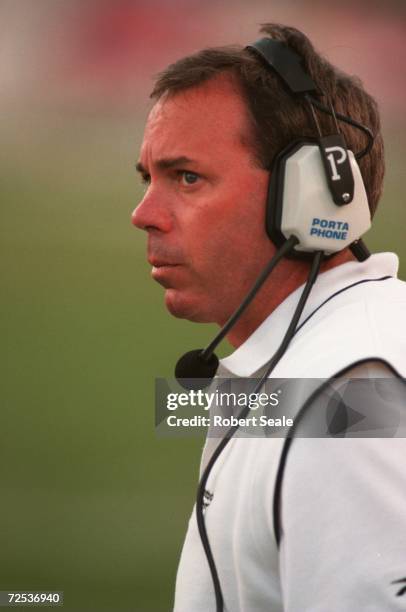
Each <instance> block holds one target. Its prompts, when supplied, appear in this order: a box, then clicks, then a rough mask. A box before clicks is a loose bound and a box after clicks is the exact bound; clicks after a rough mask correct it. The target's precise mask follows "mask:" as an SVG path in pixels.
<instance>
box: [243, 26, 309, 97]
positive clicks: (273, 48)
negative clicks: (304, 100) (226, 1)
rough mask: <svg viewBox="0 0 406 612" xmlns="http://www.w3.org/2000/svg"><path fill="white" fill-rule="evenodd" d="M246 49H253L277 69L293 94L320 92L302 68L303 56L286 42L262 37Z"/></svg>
mask: <svg viewBox="0 0 406 612" xmlns="http://www.w3.org/2000/svg"><path fill="white" fill-rule="evenodd" d="M246 49H250V50H251V51H253V52H254V53H255V55H256V56H257V57H259V58H260V59H261V61H262V63H264V64H265V65H266V66H267V67H268V68H272V69H273V70H275V72H276V73H277V74H278V75H279V77H280V78H281V79H282V81H283V82H284V83H285V85H287V87H288V88H289V89H290V91H291V93H292V94H305V93H313V94H318V93H320V91H319V90H318V88H317V87H316V85H315V84H314V82H313V80H312V78H311V77H310V76H309V74H308V73H307V72H306V71H305V70H304V69H303V68H302V65H301V64H302V58H301V57H300V56H299V55H298V54H297V53H295V52H294V51H292V49H290V48H289V47H288V46H286V45H285V43H283V42H281V41H279V40H274V39H273V38H261V39H260V40H257V41H256V42H254V43H253V44H252V45H247V47H246Z"/></svg>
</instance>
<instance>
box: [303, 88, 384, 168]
mask: <svg viewBox="0 0 406 612" xmlns="http://www.w3.org/2000/svg"><path fill="white" fill-rule="evenodd" d="M308 98H309V99H310V100H311V103H312V104H313V105H314V106H316V108H318V109H319V110H321V111H322V112H323V113H326V114H327V115H330V116H333V114H332V112H331V110H330V109H329V108H328V107H327V106H325V105H324V104H322V103H321V102H320V100H317V99H316V98H313V96H308ZM335 116H336V118H337V119H339V120H340V121H344V123H348V125H352V126H353V127H355V128H357V129H358V130H361V132H364V134H365V135H366V137H367V138H368V144H367V146H366V147H365V148H364V149H362V150H361V151H360V152H359V153H354V156H355V158H356V159H361V158H362V157H364V155H367V153H369V152H370V150H371V149H372V146H373V144H374V139H375V136H374V135H373V133H372V131H371V130H370V129H369V128H368V127H367V126H366V125H363V124H362V123H359V122H358V121H355V119H351V117H347V116H346V115H342V114H341V113H337V112H335Z"/></svg>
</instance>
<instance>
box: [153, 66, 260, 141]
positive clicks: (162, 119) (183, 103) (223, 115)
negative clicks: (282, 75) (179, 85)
mask: <svg viewBox="0 0 406 612" xmlns="http://www.w3.org/2000/svg"><path fill="white" fill-rule="evenodd" d="M250 130H251V124H250V120H249V114H248V110H247V107H246V103H245V101H244V100H243V98H242V95H241V93H240V91H239V89H238V86H237V85H236V84H235V82H234V81H233V80H232V79H231V78H230V77H229V76H226V75H221V76H218V77H215V78H213V79H210V80H209V81H207V82H205V83H203V84H201V85H198V86H196V87H193V88H189V89H186V90H184V91H180V92H176V93H175V94H169V95H164V96H162V98H160V99H159V100H158V101H157V102H156V104H155V105H154V107H153V108H152V110H151V112H150V114H149V116H148V120H147V124H146V129H145V135H144V144H146V142H145V141H154V140H156V139H157V138H159V139H160V140H161V141H165V140H168V141H170V140H171V139H172V138H175V139H179V138H186V139H187V140H188V141H189V143H190V144H193V143H199V142H202V143H204V142H205V141H210V140H211V141H212V139H213V138H216V140H217V141H218V140H220V141H222V142H223V143H224V144H225V143H226V142H227V141H229V142H234V143H240V144H242V143H243V142H246V141H247V138H248V137H249V134H250Z"/></svg>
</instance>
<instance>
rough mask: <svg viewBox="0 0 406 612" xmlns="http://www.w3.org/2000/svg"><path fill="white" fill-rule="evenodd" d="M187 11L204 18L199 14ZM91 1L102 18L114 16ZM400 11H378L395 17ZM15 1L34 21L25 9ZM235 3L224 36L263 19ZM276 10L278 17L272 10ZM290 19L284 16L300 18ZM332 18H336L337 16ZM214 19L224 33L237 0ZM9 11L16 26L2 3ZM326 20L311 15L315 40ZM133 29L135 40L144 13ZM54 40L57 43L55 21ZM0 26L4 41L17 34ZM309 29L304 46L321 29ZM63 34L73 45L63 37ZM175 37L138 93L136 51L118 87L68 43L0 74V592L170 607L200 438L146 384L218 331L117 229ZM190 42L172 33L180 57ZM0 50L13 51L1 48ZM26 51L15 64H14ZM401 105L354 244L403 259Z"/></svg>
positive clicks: (81, 606)
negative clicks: (195, 319) (154, 82)
mask: <svg viewBox="0 0 406 612" xmlns="http://www.w3.org/2000/svg"><path fill="white" fill-rule="evenodd" d="M122 4H123V7H124V8H126V9H127V10H129V7H131V6H133V5H132V4H131V3H128V2H123V3H122ZM136 4H137V6H138V8H139V7H140V6H141V8H142V7H143V6H144V5H143V4H139V3H136ZM163 4H165V3H163ZM192 4H193V7H194V8H193V10H195V11H196V14H199V15H200V16H201V14H202V10H203V9H202V7H201V4H199V3H192ZM91 5H92V6H93V9H94V10H96V11H98V14H99V12H100V7H102V6H103V7H109V6H110V4H109V3H108V2H103V3H99V4H98V5H96V4H94V3H93V4H92V3H89V5H88V6H91ZM389 5H390V3H389ZM395 5H396V6H397V4H396V3H394V4H393V5H391V7H390V8H391V9H392V14H391V15H392V16H394V21H396V22H398V13H397V12H396V11H397V10H398V9H396V10H395V8H394V6H395ZM21 6H23V9H24V10H26V11H28V12H29V5H28V4H27V3H22V5H21ZM115 6H117V5H115ZM182 6H184V5H182V3H179V5H178V8H182ZM238 6H239V7H240V8H239V9H238V10H240V13H241V24H243V23H244V26H243V25H240V26H238V23H239V22H238V20H237V19H236V18H235V16H234V22H233V28H234V29H233V28H231V29H230V28H228V29H227V28H226V27H225V25H224V38H225V41H223V42H230V40H228V38H229V39H231V36H232V37H233V40H236V41H242V42H244V41H245V40H246V39H247V40H249V39H250V37H251V38H252V36H253V35H254V36H255V31H256V24H257V22H258V21H261V19H259V18H257V14H259V13H260V10H262V11H263V13H264V17H265V9H264V6H263V5H262V4H260V3H256V4H255V5H254V6H255V11H256V12H255V19H254V18H253V19H252V22H250V24H249V25H248V26H247V24H246V22H243V19H244V15H245V13H244V9H243V6H242V5H238ZM289 6H290V7H291V4H289ZM44 7H45V8H44ZM70 7H71V9H70V12H68V14H66V13H64V15H63V16H64V19H65V20H66V19H68V17H69V19H70V21H69V19H68V21H65V22H61V21H60V15H59V14H57V12H55V9H53V10H54V12H53V13H52V10H51V3H49V2H43V5H42V13H41V15H40V17H41V19H45V17H47V19H48V21H47V22H46V23H47V26H46V27H45V28H44V30H41V27H39V26H38V24H41V23H42V21H41V19H39V18H38V16H36V19H37V30H35V28H34V29H33V28H31V29H30V28H28V29H27V28H26V32H28V34H26V36H28V37H30V36H31V39H33V38H32V37H34V39H35V36H34V34H35V32H37V34H38V32H42V31H47V28H50V25H49V23H50V22H49V19H50V17H49V14H51V15H52V19H53V20H54V21H51V24H54V25H55V24H60V23H62V25H63V29H64V30H65V31H68V30H69V28H67V25H66V24H67V23H69V24H70V26H71V27H72V22H73V23H75V22H74V19H73V16H74V15H76V13H74V11H73V8H75V7H76V10H78V11H79V8H78V7H79V4H78V3H75V2H72V3H71V5H70ZM72 7H73V8H72ZM165 7H167V5H166V4H165ZM261 7H262V8H261ZM275 7H276V9H277V10H276V9H275V10H276V13H277V16H278V17H280V19H279V20H283V19H282V18H283V9H282V8H281V7H280V4H279V3H275ZM124 8H123V10H124ZM144 8H145V7H144ZM155 8H157V3H155ZM45 9H47V10H48V12H47V10H45ZM217 10H218V9H217V8H215V5H213V4H210V3H209V6H208V7H207V8H206V9H205V11H206V12H205V13H204V14H205V15H206V17H205V19H206V22H205V23H206V29H204V28H201V32H200V37H201V39H202V40H204V42H203V43H202V44H212V43H214V42H216V43H218V42H219V40H220V39H221V35H222V34H223V31H222V29H221V27H220V26H219V27H218V29H217V31H216V35H215V37H214V35H213V34H210V35H209V34H208V31H209V29H210V24H211V23H212V22H213V20H214V19H215V17H216V18H217V17H218V13H217V12H216V11H217ZM292 10H293V9H292V8H290V13H289V15H288V16H289V17H290V19H289V22H290V23H295V21H294V20H293V19H292V15H293V17H294V16H295V13H294V12H293V13H292ZM343 10H344V11H345V10H347V13H345V14H344V17H345V19H347V20H348V19H349V17H348V10H349V9H345V7H344V9H343ZM13 11H14V12H13ZM210 11H211V12H210ZM224 11H225V16H224V17H223V23H224V24H225V23H226V21H227V19H226V18H227V17H230V15H231V13H232V12H233V6H232V4H231V3H229V4H227V3H226V4H225V8H224ZM227 11H228V12H227ZM320 11H322V6H321V5H320ZM90 14H91V12H90ZM137 14H138V17H139V12H138V13H137ZM233 14H234V13H233ZM4 15H5V16H6V17H8V18H9V23H11V24H13V23H14V24H16V23H20V22H18V20H17V17H16V16H15V9H10V10H9V12H8V13H7V11H5V13H4ZM4 15H3V16H4ZM24 15H25V13H23V16H24ZM10 16H11V17H12V18H11V17H10ZM299 17H300V15H298V17H297V19H298V22H296V23H295V25H298V26H299V27H300V24H301V21H300V20H299ZM13 19H14V21H13ZM27 19H28V20H29V19H33V17H32V13H29V15H28V16H27ZM38 19H39V20H38ZM144 19H145V15H144ZM268 19H269V17H268ZM323 19H325V17H323V13H322V12H321V13H320V20H319V21H320V24H321V25H320V24H319V26H320V32H321V29H322V25H323ZM354 19H355V18H354ZM263 20H264V18H262V21H263ZM34 21H35V20H34ZM127 21H128V20H127ZM21 23H24V20H22V21H21ZM108 23H110V24H111V23H112V22H111V20H110V21H108ZM355 23H356V22H355V21H354V28H355ZM135 24H136V25H135V26H134V27H135V28H137V27H138V28H140V31H141V26H142V23H140V17H139V19H138V21H137V20H136V21H135ZM113 26H114V24H113V25H111V27H113ZM61 27H62V26H61ZM82 27H83V23H82ZM117 27H118V26H117ZM371 27H372V26H371ZM396 27H398V26H397V25H394V28H395V29H396ZM238 28H240V29H238ZM303 29H305V28H304V27H303ZM33 31H34V34H33ZM51 31H52V33H53V36H54V38H55V37H56V38H57V36H56V34H55V27H53V28H51V29H49V32H51ZM69 31H70V30H69ZM72 31H73V32H76V30H75V28H73V29H72ZM107 31H108V32H110V30H109V28H107ZM306 31H308V29H307V30H306ZM394 31H395V30H394ZM396 31H397V30H396ZM12 32H14V34H15V36H16V37H17V34H18V28H15V29H14V30H12ZM57 32H58V30H57ZM120 32H122V30H120ZM241 32H242V33H243V34H244V35H243V36H242V35H241ZM246 32H248V33H249V34H250V36H248V35H247V37H245V33H246ZM253 33H254V34H253ZM310 34H311V32H310ZM121 35H122V34H121ZM10 36H11V35H10ZM10 36H9V38H10ZM145 36H146V37H147V40H148V36H152V34H151V33H147V34H144V37H145ZM314 36H315V41H316V43H317V31H315V35H314ZM320 36H321V34H320ZM387 36H388V40H389V39H390V38H391V32H390V31H388V32H387ZM216 37H217V38H216ZM56 38H55V40H56ZM206 38H207V40H206ZM214 38H216V40H214ZM392 38H393V35H392ZM66 39H67V42H66V45H67V48H68V49H70V48H71V47H73V46H74V44H73V42H72V41H71V39H70V38H69V37H68V35H66ZM38 40H39V39H38ZM53 40H54V39H53ZM55 40H54V42H53V44H56V43H55ZM103 40H104V39H103ZM172 42H173V44H174V45H175V41H172V40H171V39H168V40H166V41H164V43H162V44H164V45H167V48H164V50H163V51H162V50H161V54H160V55H159V54H158V55H157V54H156V55H157V57H155V56H154V57H155V59H153V60H152V59H151V62H150V64H149V65H148V66H147V68H145V66H144V65H143V71H142V74H141V73H140V74H139V79H138V82H139V83H141V85H140V86H139V89H138V90H135V89H132V88H131V87H128V83H131V84H132V83H133V81H134V80H137V73H136V72H135V74H132V73H131V70H132V68H131V66H136V67H138V66H139V64H140V62H141V59H140V52H138V55H137V57H136V58H135V59H134V57H133V55H132V54H133V53H135V51H133V50H132V49H130V51H128V49H127V48H126V50H125V51H126V53H127V55H125V57H127V56H128V55H130V56H131V62H129V64H128V69H127V72H126V73H125V77H124V76H122V75H121V76H120V79H118V80H117V77H116V76H114V78H112V77H111V74H110V72H109V73H108V78H106V77H105V73H104V72H100V68H99V72H97V70H96V68H95V65H94V62H93V64H92V63H91V62H88V61H86V62H84V64H85V68H83V64H81V70H82V72H80V71H79V76H77V74H78V73H77V72H76V73H75V72H74V71H73V68H72V66H74V65H75V64H74V62H73V60H72V58H70V59H69V61H68V60H67V59H66V58H67V57H68V54H67V51H66V49H64V51H63V52H62V51H61V50H60V48H59V47H57V46H56V47H55V49H59V51H58V54H59V55H58V61H57V62H56V63H54V64H51V63H49V61H48V63H47V64H46V66H47V68H46V70H44V71H43V72H42V73H41V70H40V66H41V61H44V60H43V59H42V60H41V61H40V60H39V59H38V57H37V59H36V61H37V64H35V66H36V68H35V70H36V72H34V75H33V74H32V69H31V72H30V70H28V69H27V74H30V80H29V83H30V84H31V85H30V87H28V86H27V79H24V78H23V77H21V83H20V84H18V83H17V80H14V81H13V80H10V79H8V81H7V82H8V83H9V89H8V96H6V98H7V99H6V101H5V102H4V101H3V104H2V106H1V108H2V115H3V129H2V152H1V165H0V179H1V183H0V184H1V195H2V198H1V258H0V262H1V286H2V300H1V309H2V313H1V326H2V330H1V332H2V333H1V338H2V342H1V346H2V351H1V356H2V363H1V372H2V382H1V395H0V397H1V413H0V414H1V428H0V431H1V440H0V449H1V450H0V452H1V461H0V466H1V467H0V469H1V480H0V483H1V493H2V495H1V504H0V508H1V547H0V590H12V589H15V590H28V589H36V590H37V589H48V590H56V589H58V590H63V591H64V593H65V606H64V608H65V610H67V611H75V612H76V611H82V610H86V611H87V610H89V611H90V610H92V611H93V610H95V611H96V610H97V611H99V610H100V611H101V610H111V611H117V612H118V611H120V612H124V611H130V610H131V611H140V612H149V611H151V612H152V611H153V612H164V611H166V610H170V609H171V602H172V597H173V584H174V579H175V574H176V565H177V560H178V557H179V553H180V549H181V545H182V539H183V535H184V532H185V529H186V524H187V520H188V516H189V513H190V511H191V509H192V505H193V501H194V493H195V489H196V482H197V473H198V465H199V460H200V452H201V447H202V444H203V439H199V438H193V439H182V438H176V439H168V440H166V439H161V438H158V437H156V435H155V432H154V403H153V402H154V395H153V391H154V387H153V385H154V378H155V377H157V376H163V377H166V376H168V377H169V376H172V372H173V364H174V363H175V362H176V359H177V358H178V356H179V355H180V354H182V352H183V351H185V350H187V349H188V348H193V347H195V346H200V345H202V344H204V343H205V342H206V341H207V340H208V339H209V338H211V337H212V332H213V330H214V327H212V326H207V325H204V326H203V325H201V326H199V325H193V324H191V323H189V322H186V321H179V320H175V319H173V318H172V317H170V316H169V315H168V313H167V312H166V311H165V308H164V306H163V299H162V297H163V294H162V290H161V288H160V287H159V286H157V285H155V284H154V283H153V282H152V281H151V280H150V275H149V266H148V265H147V264H146V262H145V236H144V235H142V233H141V232H138V231H136V230H135V229H134V228H133V227H132V226H131V224H130V214H131V211H132V209H133V208H134V206H135V205H136V203H137V202H138V201H139V199H140V198H141V196H142V189H141V186H140V185H139V183H138V179H137V178H136V176H135V172H134V167H133V166H134V163H135V161H136V159H137V155H138V148H139V144H140V142H141V138H142V125H143V122H144V120H145V116H146V110H147V102H146V99H147V93H148V89H149V86H150V77H151V74H152V72H156V71H157V69H158V68H162V67H164V66H165V65H166V64H167V62H168V61H169V60H170V59H172V57H173V56H177V55H179V54H181V53H179V48H178V47H175V46H173V47H172V46H171V44H172ZM200 42H201V41H199V43H200ZM38 44H40V43H39V42H38ZM352 44H355V43H352ZM388 44H389V43H388ZM178 45H179V42H178ZM151 46H152V44H151ZM198 46H201V45H200V44H199V45H197V44H194V46H193V45H191V43H190V41H189V40H185V41H184V42H183V47H182V48H181V49H180V50H181V52H182V53H187V52H190V51H192V50H193V49H194V48H195V47H196V48H197V47H198ZM9 48H11V49H13V48H14V49H16V48H19V47H18V46H17V47H13V46H12V44H11V43H10V40H9ZM114 49H115V48H114ZM147 50H148V48H147ZM115 52H116V51H115ZM362 52H363V42H362V41H361V42H360V43H359V45H358V47H357V53H358V54H359V55H360V56H361V55H362ZM81 53H84V56H83V57H87V56H86V54H85V52H83V51H81ZM88 53H89V56H90V52H88ZM28 55H29V54H28V53H27V54H26V55H24V53H22V56H24V62H23V64H24V65H25V62H28V60H29V57H28ZM51 55H52V53H51ZM79 55H80V54H79ZM151 55H153V54H152V53H151ZM11 56H13V57H15V54H14V55H13V54H12V53H11V54H10V57H11ZM41 57H42V56H41ZM83 57H82V59H83ZM97 57H98V56H97ZM107 57H109V55H108V53H107ZM357 57H358V56H357ZM40 59H41V58H40ZM62 60H63V61H62ZM107 63H108V62H107ZM108 65H109V66H110V64H108ZM120 65H121V64H120ZM89 66H90V68H89ZM103 66H104V68H105V65H104V64H103ZM114 66H115V68H114V70H115V72H114V71H113V73H114V75H116V72H117V65H116V64H114ZM20 67H21V62H20ZM62 68H63V69H64V70H65V73H64V76H63V78H61V77H60V75H59V72H58V71H59V70H61V71H62ZM15 70H16V72H17V73H18V66H17V67H16V68H15ZM76 70H78V69H77V67H76ZM20 72H21V70H20ZM107 72H108V71H107ZM147 72H148V75H147V76H146V73H147ZM72 74H74V75H76V76H75V77H72ZM89 74H90V75H91V77H89ZM371 74H372V73H371ZM83 75H85V76H83ZM95 75H98V76H97V78H96V76H95ZM100 75H102V76H100ZM6 80H7V79H6ZM10 82H12V85H10ZM61 83H63V84H64V86H65V87H66V89H63V87H62V85H61ZM66 83H67V84H66ZM78 83H79V84H80V87H79V85H78ZM117 83H119V84H120V87H119V89H118V90H117ZM123 84H124V85H126V86H124V85H123ZM374 87H378V86H377V85H374ZM72 92H74V93H72ZM400 93H402V92H400ZM403 93H404V92H403ZM69 94H70V95H71V97H70V98H69ZM113 94H114V95H113ZM109 96H110V97H109ZM394 97H395V96H394ZM391 99H392V98H391ZM95 100H97V101H98V103H96V102H95ZM385 104H386V106H385ZM398 104H399V100H398V98H396V100H395V103H394V106H391V105H390V101H388V100H386V99H385V100H384V104H383V107H384V108H383V115H384V131H385V137H386V146H387V168H388V169H387V179H386V190H385V194H384V198H383V200H382V202H381V207H380V211H379V213H378V215H377V217H376V223H375V226H374V229H373V230H371V232H370V234H369V237H368V241H367V242H368V244H369V246H370V247H372V249H374V250H377V251H380V250H395V251H397V252H398V254H399V255H400V256H401V258H402V257H403V260H405V256H406V246H405V231H404V228H405V224H406V213H405V208H404V205H403V201H402V200H403V191H404V186H403V185H404V183H403V181H404V172H403V163H404V162H403V160H404V158H405V155H404V154H405V142H406V140H405V137H404V134H405V129H404V128H405V125H404V123H402V120H401V118H400V113H397V112H396V109H397V105H398ZM401 274H402V276H403V278H404V277H405V275H406V265H405V261H403V267H402V268H401ZM227 350H228V349H227V347H223V349H222V354H224V353H225V352H227ZM197 579H198V577H197Z"/></svg>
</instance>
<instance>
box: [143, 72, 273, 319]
mask: <svg viewBox="0 0 406 612" xmlns="http://www.w3.org/2000/svg"><path fill="white" fill-rule="evenodd" d="M249 141H250V124H249V119H248V115H247V110H246V106H245V103H244V101H243V100H242V98H241V96H240V94H239V93H238V90H237V88H236V86H235V85H234V84H233V82H232V81H231V79H230V78H229V77H227V76H225V75H223V76H220V77H216V78H215V79H212V80H211V81H209V82H207V83H205V84H203V85H201V86H199V87H195V88H193V89H189V90H186V91H184V92H181V93H178V94H176V95H173V96H170V97H167V98H163V99H161V100H160V101H158V102H157V104H156V105H155V106H154V107H153V109H152V111H151V113H150V115H149V118H148V121H147V125H146V129H145V134H144V140H143V143H142V147H141V156H140V162H139V164H138V169H139V170H140V172H141V174H142V175H143V178H144V180H145V181H146V182H147V188H146V192H145V196H144V198H143V200H142V201H141V202H140V204H139V205H138V206H137V208H136V209H135V211H134V213H133V217H132V221H133V224H134V225H136V226H137V227H139V228H141V229H144V230H146V231H147V232H148V261H149V263H150V264H151V265H152V266H153V267H152V277H153V278H154V279H155V280H156V281H157V282H158V283H160V284H161V285H162V286H163V287H164V288H165V303H166V306H167V308H168V309H169V311H170V312H171V313H172V314H173V315H175V316H177V317H182V318H186V319H190V320H192V321H200V322H217V323H219V324H223V323H224V322H225V321H226V320H227V318H228V317H229V316H230V314H231V313H232V312H233V310H235V308H237V306H238V305H239V303H240V302H241V301H242V299H243V298H244V296H245V294H246V293H247V291H248V290H249V289H250V287H251V285H252V284H253V282H254V280H255V278H256V276H257V275H258V274H259V273H260V271H261V270H262V268H263V267H264V266H265V264H266V262H267V261H268V260H269V259H270V257H271V256H272V254H273V253H274V247H273V246H272V245H271V243H270V241H269V238H268V237H267V236H266V233H265V201H266V192H267V185H268V173H267V172H266V171H265V170H262V169H261V168H259V167H258V166H257V165H256V163H255V161H254V159H253V151H252V147H251V145H250V144H249Z"/></svg>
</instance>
